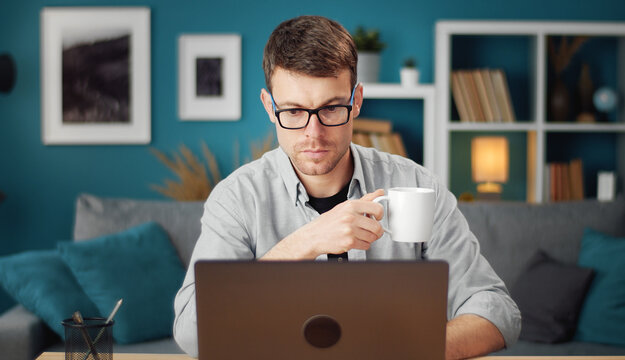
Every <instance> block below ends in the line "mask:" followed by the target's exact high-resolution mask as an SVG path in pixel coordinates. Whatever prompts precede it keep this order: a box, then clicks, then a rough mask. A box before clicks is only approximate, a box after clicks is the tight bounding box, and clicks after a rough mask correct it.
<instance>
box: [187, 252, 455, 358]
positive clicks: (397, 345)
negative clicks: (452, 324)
mask: <svg viewBox="0 0 625 360" xmlns="http://www.w3.org/2000/svg"><path fill="white" fill-rule="evenodd" d="M447 278H448V265H447V263H445V262H442V261H422V262H414V261H411V262H405V261H389V262H377V261H367V262H348V263H340V262H264V261H230V262H224V261H199V262H197V263H196V264H195V281H196V282H195V287H196V301H197V326H198V351H199V360H209V359H272V360H273V359H298V360H299V359H343V360H344V359H362V360H367V359H377V360H379V359H393V360H399V359H444V358H445V329H446V323H447V316H446V314H447Z"/></svg>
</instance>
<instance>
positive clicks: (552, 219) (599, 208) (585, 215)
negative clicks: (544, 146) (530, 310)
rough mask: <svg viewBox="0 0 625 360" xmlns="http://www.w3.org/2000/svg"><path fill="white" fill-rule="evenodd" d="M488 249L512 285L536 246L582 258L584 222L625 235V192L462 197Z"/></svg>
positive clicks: (569, 259) (566, 259)
mask: <svg viewBox="0 0 625 360" xmlns="http://www.w3.org/2000/svg"><path fill="white" fill-rule="evenodd" d="M458 207H459V208H460V210H461V211H462V213H463V214H464V216H465V217H466V219H467V221H468V222H469V227H470V229H471V231H472V232H473V233H474V234H475V236H476V237H477V239H478V241H479V243H480V248H481V252H482V255H484V257H485V258H486V259H487V260H488V261H489V262H490V264H491V265H492V267H493V269H494V270H495V272H496V273H497V274H498V275H499V276H500V277H501V279H502V280H503V281H504V282H505V283H506V285H507V286H509V287H511V286H512V285H514V283H515V281H516V280H517V279H518V277H519V276H520V275H521V273H522V272H523V271H524V268H525V266H526V264H527V263H528V261H529V259H530V258H531V257H532V256H533V255H534V253H535V252H536V250H538V249H543V250H545V251H546V252H547V253H548V254H550V255H551V256H552V257H553V258H555V259H556V260H558V261H561V262H563V263H567V264H574V263H576V262H577V258H578V255H579V248H580V243H581V240H582V236H583V234H584V228H586V227H591V228H593V229H596V230H598V231H602V232H604V233H606V234H610V235H613V236H625V221H623V219H625V198H624V197H622V196H619V197H618V198H617V199H616V200H615V201H612V202H600V201H597V200H592V199H590V200H583V201H571V202H559V203H548V204H528V203H520V202H473V203H468V202H461V203H459V204H458Z"/></svg>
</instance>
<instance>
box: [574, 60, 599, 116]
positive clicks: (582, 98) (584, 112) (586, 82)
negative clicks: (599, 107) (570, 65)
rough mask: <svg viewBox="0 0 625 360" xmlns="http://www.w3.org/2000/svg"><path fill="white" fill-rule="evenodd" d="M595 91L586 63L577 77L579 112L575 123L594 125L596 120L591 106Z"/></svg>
mask: <svg viewBox="0 0 625 360" xmlns="http://www.w3.org/2000/svg"><path fill="white" fill-rule="evenodd" d="M594 91H595V89H594V85H593V84H592V79H591V78H590V67H589V66H588V64H587V63H584V64H583V65H582V71H581V73H580V75H579V82H578V83H577V94H578V96H579V101H578V104H579V108H580V109H579V110H580V112H579V113H578V114H577V118H576V120H577V122H579V123H594V122H595V121H596V120H597V117H596V116H595V109H594V108H593V106H592V95H593V92H594Z"/></svg>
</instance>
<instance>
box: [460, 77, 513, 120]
mask: <svg viewBox="0 0 625 360" xmlns="http://www.w3.org/2000/svg"><path fill="white" fill-rule="evenodd" d="M451 92H452V96H453V98H454V103H455V104H456V109H457V110H458V114H459V115H460V121H462V122H514V121H516V118H515V115H514V108H513V106H512V100H511V99H510V90H509V88H508V81H507V80H506V74H505V73H504V71H503V70H501V69H492V70H491V69H475V70H456V71H452V73H451Z"/></svg>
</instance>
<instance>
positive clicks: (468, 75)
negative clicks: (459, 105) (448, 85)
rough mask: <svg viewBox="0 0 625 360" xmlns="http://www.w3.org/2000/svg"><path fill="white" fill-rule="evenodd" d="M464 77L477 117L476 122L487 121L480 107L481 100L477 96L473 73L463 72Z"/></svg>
mask: <svg viewBox="0 0 625 360" xmlns="http://www.w3.org/2000/svg"><path fill="white" fill-rule="evenodd" d="M462 75H463V76H464V83H465V85H466V93H467V95H468V98H469V103H470V106H471V108H472V109H473V113H474V114H473V115H474V116H475V120H474V121H477V122H483V121H485V120H484V112H483V111H482V106H481V105H480V98H479V96H478V94H477V88H476V86H475V81H474V80H473V75H472V73H471V71H463V72H462Z"/></svg>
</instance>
